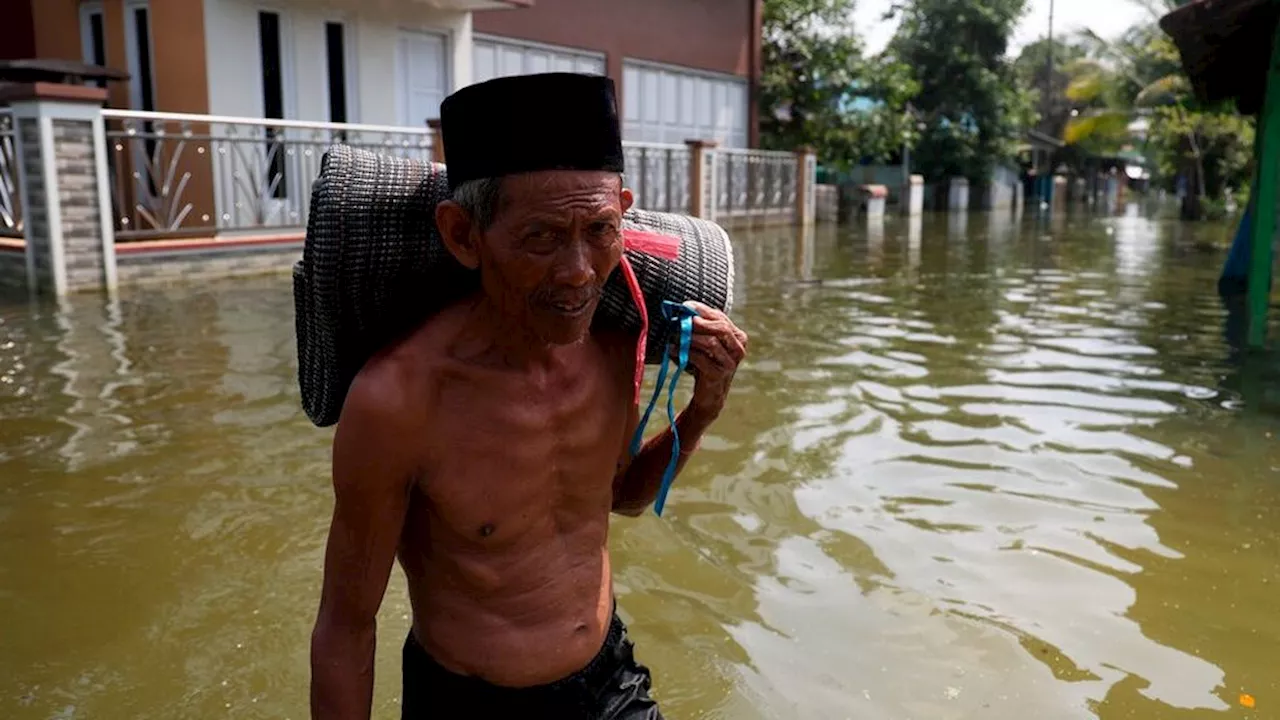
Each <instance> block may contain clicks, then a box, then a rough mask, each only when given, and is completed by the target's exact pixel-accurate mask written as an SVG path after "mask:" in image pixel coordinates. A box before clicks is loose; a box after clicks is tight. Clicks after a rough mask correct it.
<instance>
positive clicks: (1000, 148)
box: [887, 0, 1035, 182]
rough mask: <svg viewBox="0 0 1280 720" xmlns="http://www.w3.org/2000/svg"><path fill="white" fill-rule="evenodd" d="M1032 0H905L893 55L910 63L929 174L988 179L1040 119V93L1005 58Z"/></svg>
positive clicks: (898, 9) (920, 150)
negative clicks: (1034, 92) (1036, 98)
mask: <svg viewBox="0 0 1280 720" xmlns="http://www.w3.org/2000/svg"><path fill="white" fill-rule="evenodd" d="M1025 9H1026V0H903V2H901V3H900V4H898V5H896V6H895V7H894V8H893V10H892V11H891V15H897V16H899V17H901V20H902V22H901V24H900V25H899V28H898V32H897V34H896V35H895V37H894V39H893V41H892V42H891V43H890V45H889V49H888V51H887V52H888V54H889V55H890V56H892V57H893V58H895V59H896V60H897V61H898V62H900V63H902V64H904V65H906V66H907V67H910V68H911V70H912V72H913V74H914V77H915V79H916V82H917V83H919V85H920V93H919V95H918V96H917V97H916V99H915V100H914V101H913V104H914V105H915V107H916V108H917V109H918V110H919V111H920V113H921V115H922V119H923V121H924V123H925V127H926V129H925V131H924V132H923V135H922V138H921V140H920V143H919V144H918V146H917V148H916V154H915V158H916V160H917V163H918V167H919V168H920V170H921V171H922V172H923V173H924V175H925V176H926V177H929V178H931V179H934V180H940V179H943V178H946V177H952V176H965V177H967V178H969V179H970V180H971V181H974V182H983V181H985V180H987V179H988V178H989V177H990V175H991V171H992V169H993V168H994V166H995V165H996V164H997V163H1000V162H1005V161H1010V160H1012V159H1013V158H1014V157H1015V155H1016V152H1017V146H1018V144H1019V141H1020V140H1021V137H1022V133H1023V132H1024V131H1025V130H1026V128H1028V127H1031V125H1032V124H1033V122H1034V120H1035V112H1034V109H1033V104H1032V103H1033V100H1034V98H1033V97H1032V96H1031V94H1030V93H1029V92H1028V91H1027V90H1026V89H1025V88H1024V87H1023V86H1022V85H1021V84H1020V83H1018V82H1017V81H1016V77H1015V73H1014V69H1013V66H1012V63H1010V62H1009V60H1008V58H1007V57H1006V53H1007V51H1008V45H1009V37H1010V35H1011V34H1012V32H1013V29H1014V26H1015V25H1016V23H1017V21H1018V19H1019V18H1020V17H1021V16H1022V14H1023V12H1024V10H1025Z"/></svg>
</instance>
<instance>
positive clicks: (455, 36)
mask: <svg viewBox="0 0 1280 720" xmlns="http://www.w3.org/2000/svg"><path fill="white" fill-rule="evenodd" d="M402 5H403V6H404V7H402V8H398V9H396V10H394V11H388V10H378V9H374V10H369V9H360V8H359V6H358V5H357V4H356V3H354V2H352V3H351V4H350V7H343V8H342V9H334V8H331V7H318V3H314V2H311V1H309V0H308V1H307V2H299V3H290V2H274V3H262V2H253V1H252V0H205V2H204V13H205V28H206V34H207V38H206V40H207V42H206V47H207V49H208V50H207V55H208V57H207V63H208V65H207V67H208V71H209V112H210V113H211V114H214V115H233V116H240V117H262V114H263V103H262V69H261V64H260V52H259V46H258V12H259V11H263V10H265V11H269V12H277V13H279V14H280V16H281V35H282V38H281V44H282V50H283V53H284V55H285V57H284V65H285V68H284V73H285V115H286V116H287V117H288V118H290V119H297V120H318V121H327V120H328V119H329V90H328V87H329V83H328V76H327V74H326V73H327V70H326V69H327V63H326V47H325V30H324V26H325V23H327V22H342V23H344V25H345V26H346V32H345V42H346V45H347V48H346V50H347V73H348V83H347V86H348V116H349V117H348V120H349V121H350V122H361V123H370V124H377V125H398V124H401V123H400V116H401V112H400V107H399V105H400V103H401V102H402V98H401V93H400V92H399V90H400V84H399V83H400V75H399V73H400V68H399V66H398V62H397V59H396V52H397V46H398V39H399V37H400V34H401V32H402V31H406V30H408V31H425V32H435V33H440V34H442V35H444V36H445V37H446V48H447V49H446V54H447V56H448V58H447V59H448V64H449V67H448V70H447V73H448V77H449V79H450V82H451V87H450V90H452V89H456V88H460V87H464V86H466V85H469V84H471V70H472V55H473V49H472V37H471V14H470V13H466V12H451V11H440V10H434V9H432V8H430V7H427V6H426V5H421V6H420V7H419V5H420V4H419V3H403V4H402Z"/></svg>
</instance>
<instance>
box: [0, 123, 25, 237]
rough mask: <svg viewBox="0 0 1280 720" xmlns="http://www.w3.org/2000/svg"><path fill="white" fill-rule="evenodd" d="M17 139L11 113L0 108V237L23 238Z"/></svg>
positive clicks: (15, 125) (16, 129)
mask: <svg viewBox="0 0 1280 720" xmlns="http://www.w3.org/2000/svg"><path fill="white" fill-rule="evenodd" d="M17 137H18V128H17V122H16V121H15V119H14V117H13V113H11V112H9V110H7V109H4V108H0V237H13V238H21V237H23V227H22V188H21V186H20V185H19V184H18V182H19V169H18V166H19V161H18V148H17Z"/></svg>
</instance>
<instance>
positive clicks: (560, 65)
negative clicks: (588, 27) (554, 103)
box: [471, 35, 605, 82]
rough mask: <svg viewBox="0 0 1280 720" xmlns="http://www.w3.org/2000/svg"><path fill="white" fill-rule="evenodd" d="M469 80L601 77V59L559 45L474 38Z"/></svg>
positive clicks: (602, 64)
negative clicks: (534, 75)
mask: <svg viewBox="0 0 1280 720" xmlns="http://www.w3.org/2000/svg"><path fill="white" fill-rule="evenodd" d="M472 47H473V51H472V71H471V72H472V80H473V81H474V82H484V81H485V80H492V79H493V78H496V77H506V76H508V75H527V74H530V73H543V72H576V73H582V74H584V75H603V74H604V73H605V66H604V55H603V54H601V53H593V52H588V51H586V50H578V49H576V48H569V47H563V46H559V45H544V44H542V43H531V42H523V41H519V40H511V39H509V38H500V37H493V36H488V35H477V36H476V37H475V39H474V40H473V41H472Z"/></svg>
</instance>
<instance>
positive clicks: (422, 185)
mask: <svg viewBox="0 0 1280 720" xmlns="http://www.w3.org/2000/svg"><path fill="white" fill-rule="evenodd" d="M448 196H449V190H448V183H447V182H446V176H445V168H444V166H443V165H439V164H433V163H426V162H422V161H418V160H409V159H404V158H394V157H388V156H383V155H378V154H375V153H373V152H370V151H367V150H360V149H356V148H352V147H349V146H344V145H340V146H335V147H333V148H331V149H330V150H329V152H327V153H326V154H325V157H324V159H323V161H322V162H321V170H320V177H319V179H318V180H317V181H316V183H315V186H314V187H313V189H312V196H311V214H310V217H309V219H308V224H307V238H306V243H305V246H304V249H303V251H302V260H301V261H300V262H299V263H298V264H297V265H296V266H295V267H294V269H293V282H294V303H295V307H296V310H297V321H296V322H297V334H298V365H299V368H298V384H299V386H300V389H301V391H302V405H303V409H304V410H305V411H306V413H307V416H308V417H309V418H311V421H312V422H313V423H315V424H316V425H317V426H320V427H325V426H328V425H332V424H334V423H336V422H337V421H338V418H339V416H340V415H341V413H342V403H343V400H344V398H345V397H346V394H347V388H348V387H349V386H350V385H351V381H352V380H353V379H354V378H355V376H356V374H357V373H358V372H359V371H360V369H361V368H362V367H363V366H364V364H365V362H366V361H367V360H368V359H369V358H370V357H371V356H372V355H374V354H375V353H376V352H378V351H379V350H380V349H382V348H384V347H385V346H387V345H388V344H389V343H391V342H394V341H395V340H396V339H397V338H399V337H402V336H403V335H405V334H406V333H408V332H410V331H412V330H413V329H414V328H416V327H418V326H419V325H421V323H422V322H423V321H424V320H426V318H428V317H429V316H430V315H431V314H433V313H435V312H438V311H439V310H441V309H442V308H443V307H445V306H446V305H448V304H449V303H452V302H455V301H457V300H459V299H461V298H462V297H465V296H466V295H467V294H469V293H471V292H474V291H475V289H476V288H477V287H478V283H479V277H478V275H477V273H475V272H474V271H471V270H468V269H466V268H464V267H463V266H462V265H460V264H459V263H458V262H457V260H455V259H454V257H453V256H452V255H451V254H450V253H449V250H448V249H447V248H446V247H445V245H444V243H443V242H442V241H441V239H440V233H439V231H438V230H437V229H436V226H435V206H436V204H437V203H439V202H440V201H441V200H443V199H446V198H447V197H448ZM623 228H624V231H626V230H632V231H636V230H638V231H642V232H647V233H657V234H660V235H664V236H670V237H675V238H678V240H679V254H678V257H677V258H676V259H674V260H670V259H667V258H665V257H661V256H659V255H653V254H649V253H647V252H644V251H642V250H637V249H634V248H628V249H627V251H626V256H627V258H628V259H629V261H630V262H631V265H632V267H633V268H634V269H635V273H636V277H637V279H638V280H639V282H640V287H641V288H642V290H643V292H644V297H645V304H646V307H647V311H648V315H649V318H650V319H651V322H650V328H649V338H648V343H647V351H646V355H647V357H646V362H648V363H656V362H659V361H660V360H661V358H662V354H663V349H664V348H665V347H666V345H667V342H668V335H669V332H670V330H669V326H668V325H666V324H664V323H662V322H660V321H659V320H660V319H661V318H662V309H661V307H662V302H663V301H664V300H671V301H675V302H684V301H686V300H698V301H700V302H703V303H706V304H707V305H710V306H712V307H715V308H719V309H722V310H724V311H726V312H728V311H729V310H730V308H731V306H732V303H733V251H732V248H731V247H730V244H729V236H728V235H727V234H726V233H725V231H724V229H723V228H721V227H720V226H719V225H716V224H715V223H712V222H708V221H705V220H698V219H695V218H691V217H686V216H683V215H673V214H669V213H657V212H648V211H643V210H631V211H628V212H627V213H626V214H625V215H624V217H623ZM595 322H596V323H597V324H600V325H603V326H608V327H618V328H622V329H627V330H632V331H638V330H639V329H640V327H641V319H640V313H639V311H638V310H637V308H636V306H635V303H634V302H633V301H632V299H631V293H630V291H629V290H628V286H627V284H626V281H625V279H624V277H623V276H622V273H621V272H615V273H614V274H613V276H611V277H610V278H609V280H608V282H607V284H606V286H605V292H604V297H603V298H602V299H601V302H600V307H599V309H598V310H597V312H596V317H595Z"/></svg>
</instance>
